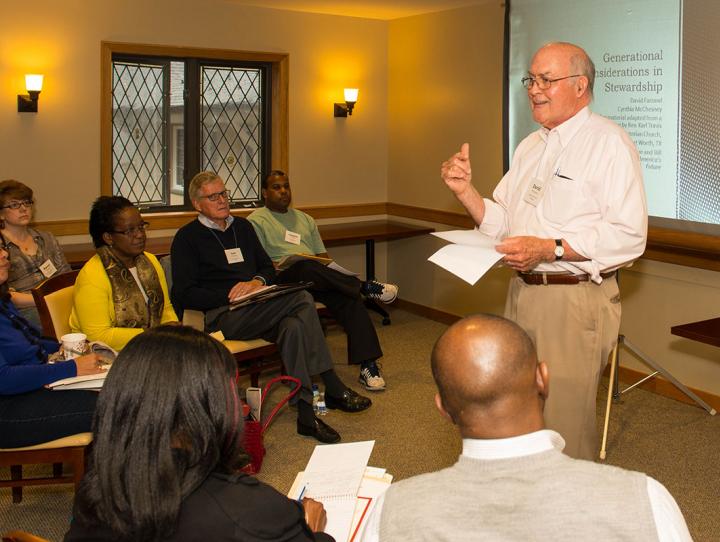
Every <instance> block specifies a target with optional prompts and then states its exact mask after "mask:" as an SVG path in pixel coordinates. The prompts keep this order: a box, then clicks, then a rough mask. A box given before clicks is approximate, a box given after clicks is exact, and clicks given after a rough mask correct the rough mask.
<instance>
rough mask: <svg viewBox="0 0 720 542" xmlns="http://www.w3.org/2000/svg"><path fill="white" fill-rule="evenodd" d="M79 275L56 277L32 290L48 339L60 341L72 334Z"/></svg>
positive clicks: (69, 272)
mask: <svg viewBox="0 0 720 542" xmlns="http://www.w3.org/2000/svg"><path fill="white" fill-rule="evenodd" d="M78 273H79V271H68V272H67V273H62V274H60V275H55V276H53V277H50V278H49V279H47V280H45V281H43V282H41V283H40V284H38V285H37V286H35V288H33V289H32V290H31V291H32V296H33V299H34V300H35V306H36V307H37V310H38V313H39V314H40V323H41V324H42V331H43V334H44V335H45V336H46V337H52V338H54V339H56V340H60V337H62V336H63V335H65V334H66V333H70V312H71V311H72V303H73V297H72V296H73V289H74V287H75V279H76V278H77V275H78Z"/></svg>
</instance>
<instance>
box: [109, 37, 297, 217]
mask: <svg viewBox="0 0 720 542" xmlns="http://www.w3.org/2000/svg"><path fill="white" fill-rule="evenodd" d="M114 53H119V54H129V55H147V56H168V57H192V58H204V59H219V60H236V61H257V62H268V63H271V64H272V89H271V104H270V108H271V115H270V124H271V130H270V132H271V140H270V166H271V169H282V170H283V171H289V167H288V157H289V142H290V138H289V122H288V115H289V113H288V103H289V102H288V94H289V91H288V77H289V67H288V64H289V55H287V54H284V53H260V52H255V51H234V50H229V49H199V48H194V47H175V46H166V45H147V44H139V43H119V42H108V41H103V42H101V44H100V55H101V58H100V77H101V84H100V92H101V95H100V194H102V195H104V196H111V195H112V56H113V54H114ZM190 214H192V213H188V216H189V215H190ZM164 215H166V216H167V217H168V218H171V217H177V215H178V213H177V212H163V211H160V212H154V213H152V216H154V217H158V218H159V219H161V218H162V217H163V216H164ZM170 222H171V223H174V222H175V221H172V220H170Z"/></svg>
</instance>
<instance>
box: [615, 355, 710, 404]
mask: <svg viewBox="0 0 720 542" xmlns="http://www.w3.org/2000/svg"><path fill="white" fill-rule="evenodd" d="M604 374H605V376H609V375H610V365H609V364H608V366H607V367H606V369H605V373H604ZM618 376H619V378H620V380H621V381H622V382H623V383H624V384H627V385H632V384H634V383H635V382H637V381H639V380H641V379H643V378H645V377H646V376H648V373H643V372H641V371H636V370H635V369H629V368H627V367H622V366H621V367H620V368H619V369H618ZM620 388H621V389H622V386H620ZM638 388H642V389H644V390H646V391H651V392H653V393H657V394H658V395H662V396H663V397H668V398H670V399H675V400H676V401H680V402H682V403H687V404H689V405H696V406H698V405H697V403H696V402H695V401H693V400H692V399H690V398H689V397H688V396H687V395H685V394H684V393H683V392H681V391H680V390H679V389H677V388H676V387H675V386H674V385H673V384H672V382H669V381H668V380H665V379H664V378H662V377H661V376H656V377H655V378H651V379H650V380H648V381H647V382H643V383H642V384H640V385H639V386H638ZM688 389H689V390H690V391H692V392H693V393H695V394H697V396H698V397H700V399H702V400H703V401H705V402H706V403H707V404H709V405H710V406H711V407H713V408H714V409H715V410H718V411H720V397H718V396H717V395H713V394H712V393H709V392H707V391H703V390H698V389H696V388H691V387H690V386H688ZM698 408H700V407H699V406H698Z"/></svg>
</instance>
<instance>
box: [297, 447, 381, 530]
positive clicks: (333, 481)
mask: <svg viewBox="0 0 720 542" xmlns="http://www.w3.org/2000/svg"><path fill="white" fill-rule="evenodd" d="M374 445H375V441H372V440H370V441H365V442H350V443H347V444H332V445H324V446H316V447H315V450H314V451H313V454H312V456H310V461H308V464H307V467H306V468H305V471H304V473H303V475H302V478H301V480H302V481H301V482H300V484H299V485H298V487H297V488H294V489H295V493H293V490H291V495H292V496H293V497H295V498H297V497H298V496H299V495H300V494H302V495H303V496H305V497H309V498H311V499H315V500H316V501H320V502H321V503H322V504H323V506H324V507H325V512H326V513H327V525H326V527H325V532H326V533H328V534H329V535H331V536H333V537H334V538H335V540H337V541H338V542H341V541H346V540H348V539H349V538H350V530H351V527H352V524H353V517H354V515H355V505H356V502H357V496H358V490H359V489H360V483H361V482H362V480H363V475H364V473H365V468H366V467H367V462H368V459H370V453H371V452H372V449H373V446H374Z"/></svg>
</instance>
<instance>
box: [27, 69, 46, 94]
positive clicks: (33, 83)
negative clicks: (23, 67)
mask: <svg viewBox="0 0 720 542" xmlns="http://www.w3.org/2000/svg"><path fill="white" fill-rule="evenodd" d="M42 85H43V76H42V75H39V74H33V73H29V74H27V75H25V89H26V90H27V91H28V92H40V91H41V90H42Z"/></svg>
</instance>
